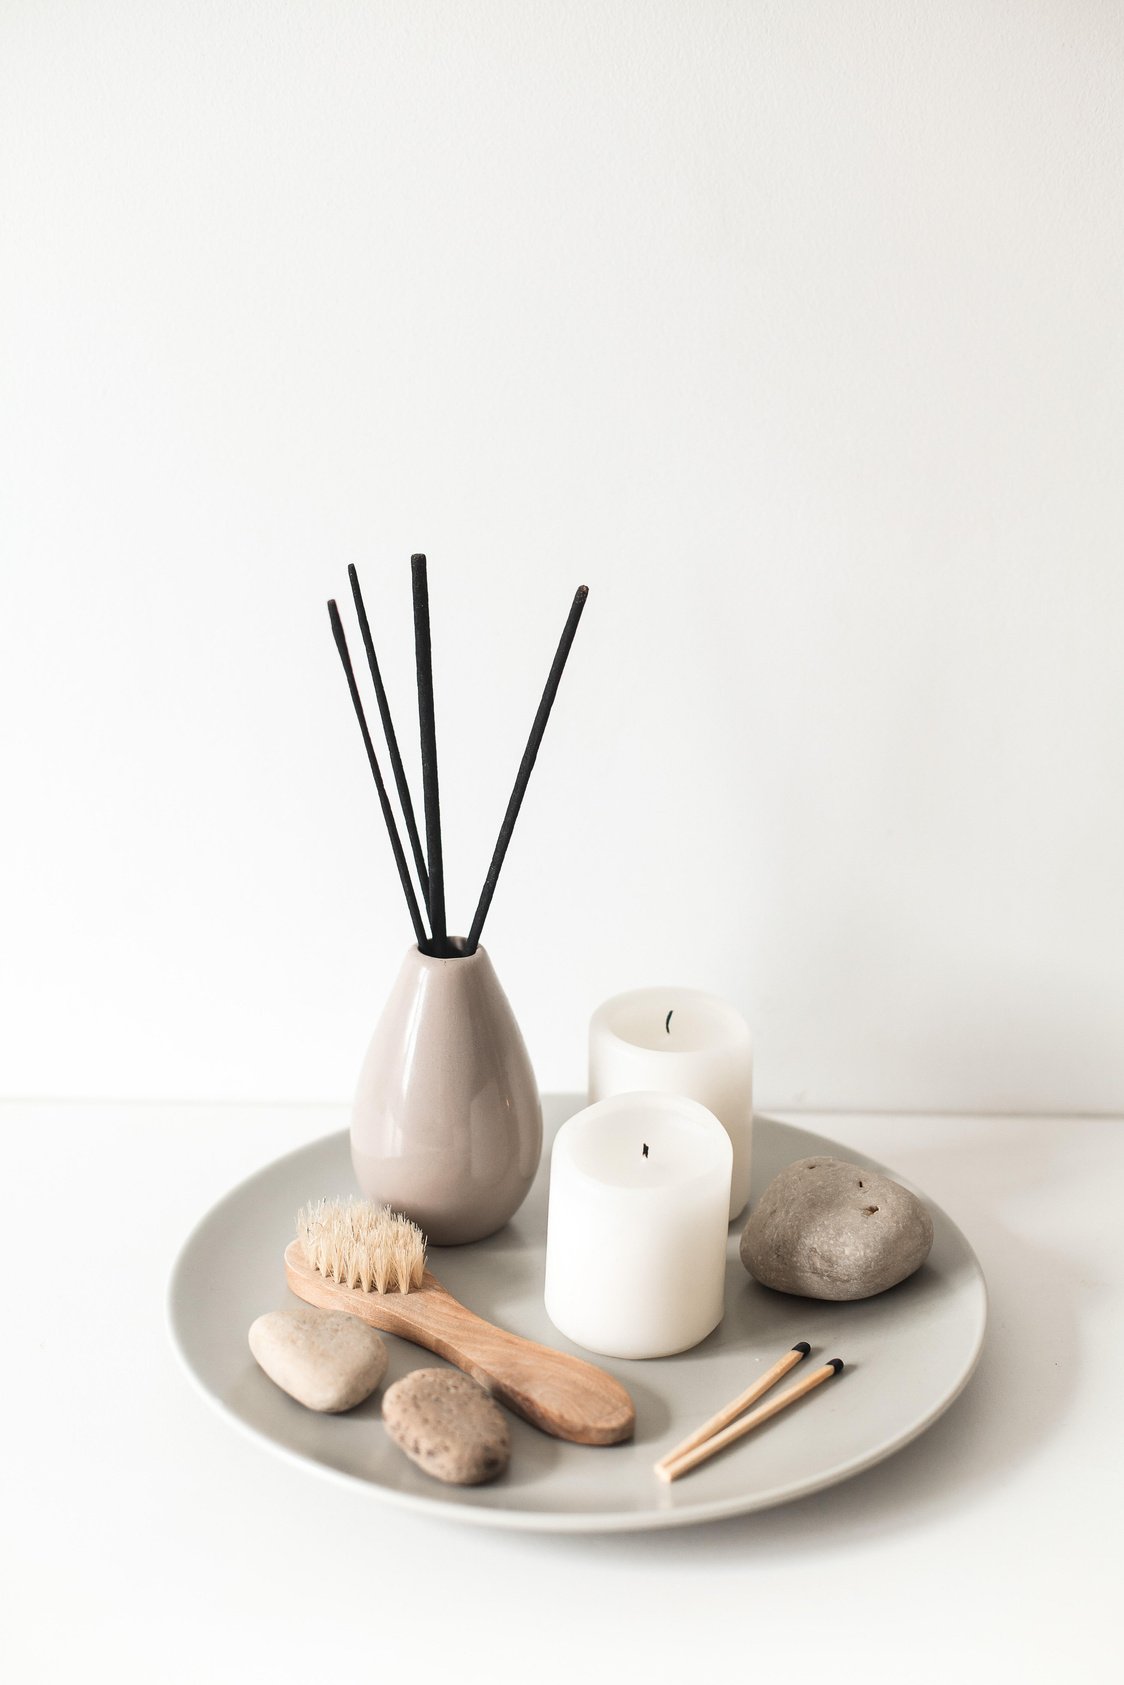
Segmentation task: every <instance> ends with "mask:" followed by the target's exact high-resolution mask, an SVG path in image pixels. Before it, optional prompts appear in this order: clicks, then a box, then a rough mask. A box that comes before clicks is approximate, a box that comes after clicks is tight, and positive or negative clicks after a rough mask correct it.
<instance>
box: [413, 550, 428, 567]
mask: <svg viewBox="0 0 1124 1685" xmlns="http://www.w3.org/2000/svg"><path fill="white" fill-rule="evenodd" d="M410 562H411V565H412V566H413V567H416V568H417V567H424V566H425V552H424V550H416V551H415V552H414V554H413V555H412V556H411V557H410Z"/></svg>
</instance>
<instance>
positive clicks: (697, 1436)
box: [656, 1340, 812, 1469]
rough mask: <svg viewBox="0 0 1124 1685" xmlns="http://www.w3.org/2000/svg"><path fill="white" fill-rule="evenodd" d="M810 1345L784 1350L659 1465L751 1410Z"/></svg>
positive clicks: (808, 1349) (679, 1455)
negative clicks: (752, 1405)
mask: <svg viewBox="0 0 1124 1685" xmlns="http://www.w3.org/2000/svg"><path fill="white" fill-rule="evenodd" d="M811 1349H812V1348H811V1346H810V1345H809V1344H808V1342H807V1340H801V1341H800V1343H799V1344H798V1345H795V1346H793V1348H792V1350H791V1351H787V1352H785V1354H784V1356H783V1357H779V1358H778V1359H777V1361H776V1362H775V1363H774V1364H773V1366H772V1368H771V1369H766V1371H765V1373H764V1374H763V1375H761V1376H759V1377H758V1379H757V1380H756V1381H754V1383H753V1385H752V1386H749V1387H746V1389H745V1391H744V1392H740V1393H739V1394H738V1396H737V1398H733V1399H731V1400H730V1402H729V1404H727V1405H725V1406H723V1408H722V1409H721V1410H719V1412H718V1414H717V1415H715V1416H712V1417H711V1418H710V1420H709V1421H708V1422H704V1423H703V1425H702V1427H701V1428H696V1429H695V1431H694V1433H692V1434H689V1435H688V1436H687V1438H686V1439H685V1440H683V1441H682V1443H681V1444H679V1445H677V1446H676V1447H675V1449H674V1451H668V1452H667V1454H666V1456H663V1457H661V1458H660V1460H659V1462H658V1463H657V1464H656V1468H657V1469H660V1468H667V1467H668V1466H669V1465H670V1464H671V1463H675V1462H678V1460H679V1458H680V1457H685V1456H686V1455H687V1452H688V1451H693V1450H694V1449H695V1446H696V1445H702V1444H703V1442H704V1441H705V1440H707V1439H710V1438H711V1437H712V1435H714V1434H716V1433H718V1432H719V1431H720V1429H722V1428H724V1427H725V1426H726V1424H727V1422H732V1421H733V1419H734V1417H735V1416H740V1415H741V1413H742V1411H743V1410H748V1409H749V1407H750V1405H751V1404H756V1403H757V1400H758V1399H759V1398H760V1397H761V1396H762V1394H763V1393H767V1392H768V1390H769V1388H770V1387H775V1386H776V1384H777V1382H778V1381H779V1380H780V1379H781V1378H782V1377H783V1376H785V1375H787V1374H788V1372H789V1370H790V1369H795V1367H796V1365H797V1364H798V1363H801V1362H802V1361H803V1360H804V1358H806V1357H807V1355H808V1353H809V1352H810V1351H811Z"/></svg>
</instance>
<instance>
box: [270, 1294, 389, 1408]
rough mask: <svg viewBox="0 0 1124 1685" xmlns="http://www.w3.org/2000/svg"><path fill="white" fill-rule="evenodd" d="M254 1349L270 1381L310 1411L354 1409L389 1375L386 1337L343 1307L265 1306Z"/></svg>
mask: <svg viewBox="0 0 1124 1685" xmlns="http://www.w3.org/2000/svg"><path fill="white" fill-rule="evenodd" d="M250 1350H251V1351H252V1352H253V1354H254V1357H255V1358H256V1359H257V1361H258V1363H259V1364H260V1365H261V1367H262V1368H263V1369H264V1370H265V1372H266V1374H267V1375H268V1376H269V1378H270V1380H271V1381H275V1382H276V1383H277V1385H278V1386H279V1387H280V1388H281V1389H282V1390H283V1391H284V1392H287V1393H288V1394H289V1395H290V1396H291V1397H292V1398H295V1399H297V1401H298V1402H299V1403H301V1404H305V1405H307V1406H308V1408H309V1409H310V1410H325V1411H330V1412H331V1413H333V1414H338V1413H339V1411H341V1410H351V1409H353V1408H354V1407H355V1405H357V1404H362V1402H363V1400H364V1399H365V1398H369V1397H370V1395H371V1393H373V1392H374V1390H375V1388H376V1387H377V1386H378V1384H379V1382H380V1381H381V1380H382V1378H383V1376H384V1375H385V1374H386V1365H387V1351H386V1344H385V1342H384V1341H383V1340H382V1339H381V1338H380V1337H379V1335H378V1334H376V1333H375V1330H374V1329H373V1328H370V1327H368V1326H367V1324H366V1323H365V1322H361V1321H360V1320H359V1318H358V1317H355V1316H348V1315H347V1313H346V1312H345V1311H320V1310H313V1309H312V1308H311V1306H305V1307H302V1308H301V1309H300V1310H291V1311H267V1312H266V1314H265V1315H264V1316H259V1317H258V1319H257V1321H256V1322H255V1323H254V1324H253V1325H252V1326H251V1328H250Z"/></svg>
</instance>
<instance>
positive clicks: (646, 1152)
mask: <svg viewBox="0 0 1124 1685" xmlns="http://www.w3.org/2000/svg"><path fill="white" fill-rule="evenodd" d="M647 1156H648V1143H647V1141H645V1143H644V1157H645V1158H647Z"/></svg>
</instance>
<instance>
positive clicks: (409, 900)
mask: <svg viewBox="0 0 1124 1685" xmlns="http://www.w3.org/2000/svg"><path fill="white" fill-rule="evenodd" d="M328 615H329V618H330V619H331V622H332V635H333V636H334V638H335V640H336V648H337V649H338V650H339V652H340V660H341V662H342V663H343V670H344V672H345V673H346V675H347V688H348V690H349V691H350V692H351V702H352V706H353V707H354V709H355V717H356V719H357V720H358V721H359V730H360V731H361V732H362V733H363V747H364V748H365V749H366V751H367V759H368V760H369V761H370V763H371V771H372V772H373V773H374V776H375V789H376V790H377V791H378V793H379V803H380V805H381V807H382V816H383V818H384V819H385V821H386V829H387V834H388V836H389V837H390V846H391V848H392V849H393V850H394V863H395V865H396V866H397V867H398V876H399V877H400V878H401V879H402V888H403V890H404V892H405V895H406V905H407V907H408V908H409V909H410V918H411V919H412V920H413V925H414V933H415V935H416V936H417V939H418V945H419V947H420V946H421V944H422V943H423V942H424V941H425V926H424V924H423V923H422V918H421V913H420V912H419V910H418V902H417V896H416V895H415V894H414V886H413V884H412V883H411V881H410V868H409V866H408V865H407V863H406V856H405V854H404V852H403V849H402V841H401V838H400V837H399V835H398V826H397V825H396V824H395V822H394V810H393V808H392V807H391V805H390V797H389V796H388V795H387V793H386V785H385V784H384V783H383V779H382V773H381V772H380V771H379V763H378V757H377V756H376V754H375V746H374V744H373V743H372V742H371V734H370V732H369V731H368V730H367V716H366V715H365V714H364V712H363V703H362V701H361V700H360V696H359V687H358V685H357V684H356V683H355V672H354V669H353V668H352V665H351V656H350V654H349V653H348V648H347V638H346V637H345V636H344V630H343V622H342V621H341V620H340V611H339V609H338V608H337V607H336V603H335V599H334V598H333V599H332V600H331V602H329V604H328Z"/></svg>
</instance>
